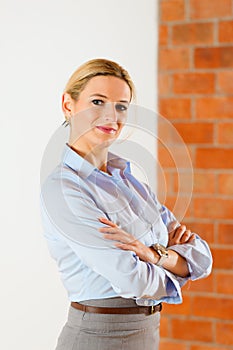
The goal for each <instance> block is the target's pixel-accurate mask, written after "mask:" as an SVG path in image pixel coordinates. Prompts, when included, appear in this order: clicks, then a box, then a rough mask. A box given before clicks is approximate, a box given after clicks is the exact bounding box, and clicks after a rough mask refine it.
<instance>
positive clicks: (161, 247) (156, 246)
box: [154, 243, 168, 256]
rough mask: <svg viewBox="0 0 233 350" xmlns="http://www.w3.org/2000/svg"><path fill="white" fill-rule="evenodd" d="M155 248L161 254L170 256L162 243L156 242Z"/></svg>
mask: <svg viewBox="0 0 233 350" xmlns="http://www.w3.org/2000/svg"><path fill="white" fill-rule="evenodd" d="M154 249H155V250H156V252H157V253H158V254H159V255H160V256H168V251H167V249H166V248H165V247H164V246H163V245H162V244H159V243H156V244H155V245H154Z"/></svg>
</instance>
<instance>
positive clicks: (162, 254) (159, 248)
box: [152, 243, 168, 266]
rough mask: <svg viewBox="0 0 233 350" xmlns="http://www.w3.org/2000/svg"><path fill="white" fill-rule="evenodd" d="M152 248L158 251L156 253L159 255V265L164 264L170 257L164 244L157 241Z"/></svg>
mask: <svg viewBox="0 0 233 350" xmlns="http://www.w3.org/2000/svg"><path fill="white" fill-rule="evenodd" d="M152 248H153V249H154V250H155V251H156V253H157V254H158V255H159V260H158V262H157V263H156V264H155V265H157V266H162V264H163V263H164V261H165V260H166V259H167V258H168V250H167V248H166V247H164V246H163V245H162V244H159V243H156V244H154V245H152Z"/></svg>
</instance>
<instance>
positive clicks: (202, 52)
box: [194, 46, 233, 69]
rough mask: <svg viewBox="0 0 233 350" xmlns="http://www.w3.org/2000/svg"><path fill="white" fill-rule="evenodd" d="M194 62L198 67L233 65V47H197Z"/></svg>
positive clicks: (225, 66)
mask: <svg viewBox="0 0 233 350" xmlns="http://www.w3.org/2000/svg"><path fill="white" fill-rule="evenodd" d="M194 63H195V67H196V68H208V69H209V68H227V67H233V47H229V46H226V47H222V46H221V47H208V48H196V49H195V51H194Z"/></svg>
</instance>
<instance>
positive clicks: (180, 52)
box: [159, 47, 190, 70]
mask: <svg viewBox="0 0 233 350" xmlns="http://www.w3.org/2000/svg"><path fill="white" fill-rule="evenodd" d="M189 67H190V50H189V49H188V48H182V47H181V48H180V47H178V48H172V49H170V48H169V49H168V48H166V49H160V50H159V68H160V69H161V70H168V69H186V68H189Z"/></svg>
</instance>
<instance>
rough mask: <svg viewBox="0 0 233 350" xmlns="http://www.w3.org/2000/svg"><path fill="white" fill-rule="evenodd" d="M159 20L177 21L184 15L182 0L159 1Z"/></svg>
mask: <svg viewBox="0 0 233 350" xmlns="http://www.w3.org/2000/svg"><path fill="white" fill-rule="evenodd" d="M160 11H161V20H162V21H177V20H182V19H184V17H185V4H184V0H165V1H162V2H161V3H160Z"/></svg>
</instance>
